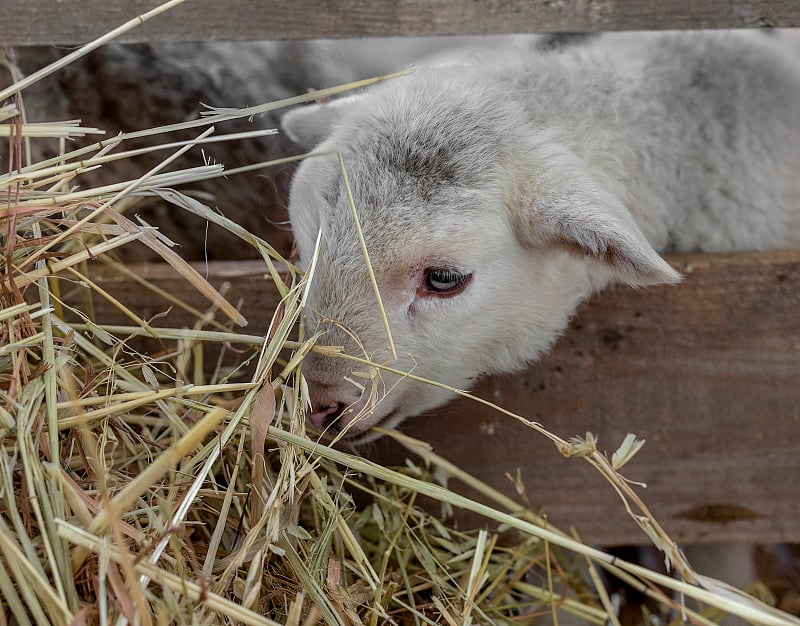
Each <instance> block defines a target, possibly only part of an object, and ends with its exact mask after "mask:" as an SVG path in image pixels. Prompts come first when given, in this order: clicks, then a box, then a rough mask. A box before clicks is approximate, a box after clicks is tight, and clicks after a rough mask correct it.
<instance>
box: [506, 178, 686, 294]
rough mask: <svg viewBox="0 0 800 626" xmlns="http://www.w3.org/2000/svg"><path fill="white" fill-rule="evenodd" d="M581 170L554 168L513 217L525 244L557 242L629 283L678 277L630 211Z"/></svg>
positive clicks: (654, 283)
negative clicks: (550, 177)
mask: <svg viewBox="0 0 800 626" xmlns="http://www.w3.org/2000/svg"><path fill="white" fill-rule="evenodd" d="M582 169H583V168H580V169H577V168H576V169H573V168H570V170H571V171H570V172H569V175H566V176H565V172H564V171H563V170H562V171H561V172H559V175H558V179H559V181H558V182H557V183H556V184H555V185H553V184H552V182H551V183H550V184H545V185H544V186H543V187H541V186H538V185H537V187H538V192H539V195H537V197H535V198H531V199H530V200H531V202H530V205H529V206H527V207H525V209H524V210H523V213H524V215H520V216H518V218H521V219H518V220H517V225H518V228H519V229H521V231H522V232H519V233H518V235H519V236H520V238H521V239H522V240H523V241H527V242H529V243H538V244H549V245H562V246H565V247H567V248H569V249H570V250H572V251H574V252H577V253H579V254H582V255H586V256H587V257H589V258H590V259H593V260H596V261H598V262H601V263H604V264H606V265H608V266H610V267H611V269H612V271H613V272H614V274H615V275H616V277H617V279H618V280H619V281H620V282H624V283H628V284H630V285H636V286H644V285H658V284H664V283H675V282H678V281H679V280H680V279H681V276H680V274H679V273H678V272H676V271H675V270H674V269H672V268H671V267H670V266H669V264H667V262H666V261H664V259H662V258H661V257H660V256H659V255H658V253H657V252H656V251H655V250H654V249H653V247H652V246H651V245H650V243H649V242H648V241H647V238H646V237H645V236H644V233H643V232H642V229H641V228H639V226H638V225H637V223H636V222H635V221H634V219H633V216H632V215H631V213H630V211H629V210H628V209H627V208H626V207H625V206H624V205H623V204H622V202H620V201H619V200H618V199H617V198H616V197H615V196H614V195H613V194H611V193H610V192H609V191H607V190H606V189H604V188H603V187H602V186H601V185H600V184H599V183H598V182H597V181H596V180H595V179H594V178H592V177H591V176H590V175H589V174H588V173H586V172H585V171H582Z"/></svg>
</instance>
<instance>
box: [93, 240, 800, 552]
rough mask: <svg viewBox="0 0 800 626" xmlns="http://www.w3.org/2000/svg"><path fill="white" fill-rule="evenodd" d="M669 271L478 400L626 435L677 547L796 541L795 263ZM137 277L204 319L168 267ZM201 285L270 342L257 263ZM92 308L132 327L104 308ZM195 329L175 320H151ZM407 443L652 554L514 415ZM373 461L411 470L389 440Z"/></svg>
mask: <svg viewBox="0 0 800 626" xmlns="http://www.w3.org/2000/svg"><path fill="white" fill-rule="evenodd" d="M670 260H671V262H672V263H673V265H675V267H677V268H678V269H679V270H680V271H682V272H683V273H684V274H685V276H686V278H685V280H684V282H683V283H682V284H680V285H679V286H675V287H657V288H648V289H646V290H642V291H632V290H628V289H623V288H617V289H614V290H611V291H608V292H606V293H604V294H601V295H599V296H597V297H595V298H594V299H593V300H592V301H591V302H590V303H588V304H586V305H585V306H583V307H582V308H581V310H580V311H579V314H578V315H577V316H576V318H575V320H574V323H573V324H572V326H571V328H570V330H569V331H568V332H567V333H566V335H565V336H564V337H563V338H562V339H561V340H560V342H559V343H558V344H557V346H556V348H555V349H554V350H553V352H552V353H551V354H550V355H548V356H547V357H546V358H545V359H543V360H542V361H541V362H540V363H537V364H535V365H533V366H531V367H530V368H529V369H528V370H527V371H525V372H522V373H521V374H519V375H517V376H514V377H504V378H496V379H489V380H486V381H484V382H483V383H481V384H480V385H479V387H478V389H477V393H478V394H479V395H481V396H483V397H485V398H487V399H490V400H492V401H494V402H496V403H497V404H500V405H502V406H504V407H505V408H507V409H510V410H512V411H515V412H517V413H519V414H521V415H524V416H526V417H528V418H531V419H535V420H537V421H539V422H541V423H542V424H543V425H544V426H545V427H547V428H548V429H550V430H551V431H553V432H555V433H557V434H559V435H561V436H563V437H569V436H572V435H581V436H582V435H584V434H585V432H586V431H591V432H593V433H595V434H596V435H598V436H599V439H600V447H601V449H605V450H608V452H609V454H610V453H611V452H613V450H614V449H615V448H616V446H617V445H619V443H620V442H621V440H622V438H623V437H624V435H625V434H626V433H628V432H633V433H636V434H637V435H639V436H640V437H644V438H645V439H647V444H646V445H645V447H644V448H643V450H642V451H641V452H640V453H639V455H638V456H637V458H636V459H634V460H633V461H632V462H631V463H630V464H629V465H628V466H626V468H625V470H626V471H625V473H626V475H627V476H629V477H630V478H632V479H634V480H637V481H644V482H646V483H647V485H648V487H647V489H646V490H644V491H643V492H642V493H643V497H644V499H645V501H646V503H647V504H648V506H649V507H650V508H651V510H652V511H653V512H654V513H655V515H656V516H657V518H658V519H659V520H660V522H661V523H662V524H663V526H664V527H665V528H666V529H667V530H668V532H670V533H671V534H672V535H673V536H674V537H675V538H676V539H678V540H681V541H687V542H698V541H723V540H725V541H728V540H743V541H744V540H746V541H761V542H769V541H800V251H784V252H771V253H760V254H736V255H706V256H702V255H691V256H678V257H672V258H671V259H670ZM100 269H101V270H102V268H100ZM131 269H132V270H133V271H134V272H135V273H137V274H138V275H141V276H145V277H147V278H149V279H150V280H152V281H154V282H156V283H157V284H159V285H161V286H162V287H163V288H165V289H166V290H168V291H169V292H170V293H171V294H172V295H174V296H176V297H178V298H181V299H184V300H186V301H188V302H191V303H192V304H193V305H194V306H196V307H197V308H199V309H201V310H203V309H205V308H206V305H205V303H204V302H203V300H202V298H200V297H199V296H198V295H197V294H196V292H194V291H193V290H192V289H191V288H190V287H188V286H187V285H186V283H185V281H183V280H182V279H180V278H178V277H176V276H175V275H174V274H173V272H172V270H170V269H169V268H164V267H160V266H147V267H139V268H137V267H132V268H131ZM204 271H205V270H204V269H202V268H201V272H204ZM105 273H106V275H105V276H103V272H102V271H99V272H96V273H94V274H93V276H94V278H95V279H97V280H99V282H100V283H101V284H102V285H103V286H104V287H105V288H107V289H108V290H109V291H110V292H111V293H112V294H114V295H116V296H117V297H119V298H120V299H122V300H123V301H124V302H126V303H136V304H137V309H138V310H137V312H138V313H140V314H142V315H143V316H146V317H149V316H152V315H153V314H155V313H157V312H159V311H160V310H162V309H163V308H165V305H164V303H163V302H157V301H156V300H153V299H149V298H142V297H141V287H139V286H138V285H136V284H134V283H133V282H132V281H131V280H130V279H127V278H125V277H124V276H122V275H115V274H113V273H112V272H108V270H105ZM208 273H209V277H210V279H211V281H212V282H213V283H215V284H221V283H222V282H228V283H229V284H230V286H231V289H230V291H229V292H228V294H229V297H230V299H231V301H233V302H236V301H237V300H238V298H240V297H241V298H242V301H243V311H244V313H245V316H246V317H247V318H248V319H249V321H250V326H249V327H248V331H250V332H252V333H254V334H258V333H263V332H264V329H265V327H266V323H267V321H268V319H269V317H270V315H271V312H272V310H273V308H274V305H275V302H276V295H275V292H274V290H273V289H272V288H270V286H269V285H270V282H269V281H267V280H264V278H263V266H262V265H261V264H259V263H255V262H254V263H221V264H213V265H210V266H209V268H208ZM94 310H95V315H96V316H97V318H98V319H99V320H101V321H103V322H105V323H112V322H123V320H122V319H121V318H120V317H119V314H118V312H116V311H114V310H113V309H110V308H109V305H107V304H104V303H103V302H101V301H99V300H97V299H95V303H94ZM191 321H192V320H190V319H189V318H187V317H186V316H185V315H184V314H182V313H181V312H180V311H177V310H173V311H172V312H171V313H170V315H169V316H167V317H166V318H164V319H163V320H158V321H157V322H155V323H156V324H157V325H165V326H169V325H182V324H189V323H191ZM404 430H406V431H407V432H409V433H410V434H412V435H414V436H417V437H419V438H422V439H425V440H427V441H429V442H430V443H431V444H433V445H434V447H435V449H436V451H437V452H438V453H439V454H441V455H443V456H445V457H447V458H449V459H450V460H451V461H453V462H454V463H456V464H457V465H459V466H461V467H462V468H464V469H466V470H468V471H470V472H472V473H473V474H475V475H476V476H479V477H480V478H482V479H483V480H485V481H486V482H488V483H490V484H492V485H494V486H497V487H500V488H501V489H502V490H503V491H505V492H506V493H508V494H513V492H514V490H513V486H512V484H511V483H510V481H509V480H508V479H507V477H506V475H507V474H510V475H516V472H517V470H518V469H519V471H520V475H521V477H522V479H523V481H524V482H525V485H526V487H527V498H528V500H529V501H530V502H531V503H532V505H533V506H534V507H539V506H541V507H543V509H544V510H545V511H546V512H547V514H548V516H549V517H550V519H551V520H552V521H553V522H554V523H555V524H558V525H560V526H562V527H569V526H575V527H576V528H577V529H578V530H579V532H580V533H581V536H582V538H583V539H584V540H586V541H590V542H599V543H604V544H620V543H637V542H643V541H644V537H643V535H642V534H641V532H640V531H639V530H638V529H637V528H636V527H635V526H634V524H633V523H632V522H631V521H630V520H629V519H628V518H627V516H626V513H625V511H624V508H623V506H622V504H621V503H620V502H619V500H618V499H617V497H616V495H615V494H614V492H613V490H612V489H611V487H610V486H609V485H608V484H607V483H606V482H605V481H604V480H603V478H602V477H601V476H600V475H599V474H597V473H596V472H595V471H594V470H592V469H591V468H590V467H589V466H588V464H586V463H585V462H583V461H581V460H579V459H564V458H562V457H561V456H560V453H559V452H558V451H557V450H556V449H555V448H554V447H553V446H552V444H550V443H548V442H547V441H545V440H544V439H543V438H542V437H541V436H538V435H536V434H535V433H533V432H531V431H527V430H526V428H525V427H524V426H522V425H520V424H519V423H518V422H515V421H513V420H512V419H511V418H508V417H504V416H502V415H500V414H497V413H496V412H493V411H492V410H491V409H487V408H485V407H482V406H479V405H477V404H475V403H473V402H470V401H467V400H460V401H457V402H455V403H454V404H453V405H452V406H451V407H449V408H448V409H447V410H445V411H443V412H442V411H439V412H437V414H436V415H434V416H428V417H423V418H419V419H416V420H412V421H411V422H409V423H408V424H407V425H406V427H405V428H404ZM369 452H370V455H371V456H372V457H373V458H380V459H381V460H382V461H384V462H388V463H401V462H402V460H403V458H404V455H403V454H402V453H401V452H400V451H399V450H397V449H396V448H393V447H392V446H390V445H387V444H385V443H379V444H377V445H376V446H375V447H374V448H372V449H371V450H370V451H369ZM474 522H475V520H465V523H474Z"/></svg>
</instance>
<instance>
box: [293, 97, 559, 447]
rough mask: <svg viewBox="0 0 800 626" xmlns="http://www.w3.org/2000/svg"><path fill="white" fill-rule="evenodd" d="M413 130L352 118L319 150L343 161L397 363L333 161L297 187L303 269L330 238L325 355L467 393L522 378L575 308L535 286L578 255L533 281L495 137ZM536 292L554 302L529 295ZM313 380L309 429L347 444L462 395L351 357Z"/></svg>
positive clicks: (316, 358) (330, 363)
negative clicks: (487, 376) (512, 376)
mask: <svg viewBox="0 0 800 626" xmlns="http://www.w3.org/2000/svg"><path fill="white" fill-rule="evenodd" d="M466 114H467V113H466V112H463V111H462V113H461V116H462V118H463V116H464V115H466ZM462 121H463V120H462ZM414 122H415V123H417V124H419V125H418V126H416V127H415V128H409V126H408V124H405V125H398V124H395V123H392V122H391V121H390V120H387V119H376V118H375V117H374V116H372V115H369V116H366V115H365V116H364V117H353V118H351V119H350V120H349V123H348V124H347V125H345V126H343V127H342V128H340V129H339V130H338V132H337V133H336V135H335V136H334V137H333V138H332V139H330V140H328V141H327V142H325V143H324V144H323V145H322V146H320V147H319V149H318V152H325V151H326V150H331V151H332V152H333V151H336V150H337V149H338V150H339V151H341V154H342V162H343V164H344V168H345V171H346V173H347V177H348V180H349V183H350V186H351V190H352V194H353V201H354V204H355V208H356V212H357V214H358V219H359V222H360V225H361V228H362V232H363V237H364V242H365V244H366V249H367V252H368V254H369V257H370V260H371V265H372V268H373V270H374V272H375V276H376V279H377V285H378V289H379V292H380V297H381V301H382V303H383V306H384V308H385V311H386V316H387V319H388V325H389V329H390V332H391V336H392V340H393V342H394V346H395V350H396V354H397V359H396V360H395V359H394V358H392V356H391V354H390V350H389V339H388V336H387V333H386V330H385V326H384V324H383V321H382V318H381V315H380V311H379V307H378V304H377V296H376V294H375V291H374V289H373V288H372V286H371V283H370V279H369V274H368V270H367V264H366V261H365V258H364V255H363V252H362V249H361V245H360V242H359V239H358V235H357V231H356V227H355V222H354V219H353V215H352V208H351V206H350V202H349V198H348V195H347V192H346V189H345V185H344V183H343V177H342V172H341V166H340V164H339V159H338V155H337V154H335V153H331V154H326V155H323V156H317V157H313V158H310V159H307V160H306V161H305V162H304V163H303V164H302V165H301V166H300V168H299V170H298V172H297V174H296V176H295V179H294V182H293V186H292V196H291V202H290V209H289V210H290V217H291V220H292V224H293V228H294V231H295V236H296V240H297V244H298V247H299V251H300V258H301V262H302V263H304V264H308V263H309V262H310V259H311V258H312V256H313V253H314V247H315V243H316V239H317V234H318V233H321V249H320V256H319V260H318V262H317V266H316V270H315V274H314V279H313V282H312V285H311V289H310V294H309V299H308V319H309V321H310V323H311V326H312V330H319V331H322V332H323V333H324V335H323V336H322V338H321V340H320V342H321V343H325V344H328V345H339V346H344V347H345V351H346V352H347V353H348V354H352V355H355V356H359V357H361V358H366V359H369V360H371V361H373V362H375V363H379V364H383V365H387V366H389V367H391V368H393V369H396V370H400V371H403V372H408V373H411V374H413V375H414V376H418V377H422V378H427V379H430V380H433V381H436V382H439V383H443V384H445V385H448V386H452V387H456V388H461V389H467V388H469V387H470V386H471V384H472V382H473V380H474V379H475V378H477V377H478V376H480V375H481V374H483V373H485V372H490V371H494V372H496V371H508V370H510V369H514V368H516V367H519V366H520V365H521V364H522V363H523V362H524V361H526V360H528V359H530V358H532V357H533V356H534V355H535V353H536V352H537V351H539V350H541V349H542V348H543V347H545V346H546V345H548V344H549V343H550V341H551V340H552V338H553V337H554V336H555V335H556V334H557V333H558V332H559V331H560V330H561V327H562V326H563V321H564V319H565V315H566V314H565V313H556V312H550V310H549V309H561V308H564V307H567V308H571V306H572V299H570V298H567V299H566V300H569V302H567V301H566V300H565V299H564V297H563V295H561V294H560V291H561V290H560V289H556V288H550V287H546V286H544V285H542V286H541V288H537V286H536V284H535V283H536V276H537V275H541V276H542V278H549V279H550V280H552V281H556V282H558V281H559V280H562V279H565V278H566V277H565V276H563V274H564V272H565V271H566V270H565V269H564V265H565V260H566V258H567V257H568V255H567V254H566V253H563V252H562V253H560V254H556V253H553V254H551V255H549V257H550V258H548V257H547V255H541V254H540V255H539V256H541V257H542V263H541V264H540V269H543V268H544V266H548V267H549V266H552V271H549V272H548V271H540V272H537V271H536V268H535V264H534V262H533V256H534V252H532V251H531V250H530V249H529V248H527V247H525V246H523V245H522V243H521V242H520V240H519V239H518V238H517V236H516V234H515V232H514V228H513V225H512V221H511V219H510V214H509V211H508V207H507V206H506V205H507V202H508V197H509V193H508V192H509V190H506V189H504V185H505V184H506V177H505V176H504V174H503V164H502V162H503V160H504V159H505V158H506V155H505V154H503V153H502V152H501V151H500V149H499V148H500V144H499V143H498V142H497V140H496V137H495V136H494V130H496V129H494V130H493V129H488V128H487V129H486V130H485V132H482V131H481V129H480V128H477V127H475V126H473V130H474V132H470V133H466V134H465V133H464V130H463V128H462V129H461V131H460V133H461V136H460V137H459V136H458V135H456V134H454V133H456V132H459V131H458V129H450V128H447V124H432V125H430V124H429V125H427V126H426V125H424V124H420V120H419V119H417V118H415V119H414ZM476 123H477V122H476ZM409 134H414V138H413V139H412V138H410V137H409ZM537 291H538V292H539V293H540V294H544V296H545V297H544V301H542V298H538V299H537V298H534V297H533V296H532V295H531V297H528V296H527V294H529V293H530V294H533V293H534V292H537ZM549 292H553V293H549ZM303 370H304V374H305V376H306V378H307V381H308V383H309V388H310V391H311V397H312V402H313V411H314V413H312V414H311V419H312V421H313V422H314V423H315V424H316V425H317V426H326V425H327V424H328V422H329V421H330V420H331V419H332V418H333V417H337V418H338V421H337V423H336V426H337V427H338V428H344V427H346V428H348V434H357V433H361V432H363V431H364V430H366V429H368V428H369V427H370V426H372V425H374V424H379V423H380V424H382V425H385V426H387V427H391V426H394V425H396V424H398V423H399V422H400V421H401V420H402V419H404V418H405V417H408V416H411V415H415V414H418V413H421V412H423V411H425V410H428V409H431V408H433V407H436V406H438V405H440V404H442V403H444V402H445V401H446V400H447V399H448V398H449V397H451V395H452V394H450V393H448V392H446V391H443V390H441V389H439V388H437V387H434V386H430V385H425V384H423V383H420V382H416V381H411V380H408V379H406V378H403V377H401V376H398V375H396V374H393V373H391V372H386V371H382V370H379V369H373V370H371V371H370V369H369V368H368V367H367V366H364V365H361V364H358V363H354V362H352V361H348V360H344V359H341V358H335V357H327V356H320V355H316V354H312V355H310V356H309V358H307V359H306V361H305V362H304V364H303Z"/></svg>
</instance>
